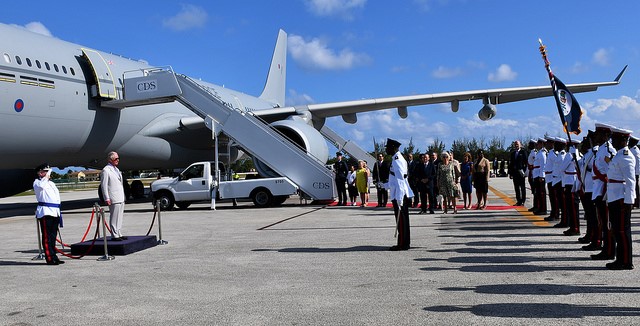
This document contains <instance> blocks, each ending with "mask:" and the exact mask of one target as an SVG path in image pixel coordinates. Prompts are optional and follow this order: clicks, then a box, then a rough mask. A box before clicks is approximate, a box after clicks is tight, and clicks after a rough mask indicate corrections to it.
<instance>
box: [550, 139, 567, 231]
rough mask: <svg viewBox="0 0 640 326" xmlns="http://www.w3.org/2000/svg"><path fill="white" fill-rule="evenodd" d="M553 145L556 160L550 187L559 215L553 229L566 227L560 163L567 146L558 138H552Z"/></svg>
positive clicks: (564, 141) (563, 140) (562, 171)
mask: <svg viewBox="0 0 640 326" xmlns="http://www.w3.org/2000/svg"><path fill="white" fill-rule="evenodd" d="M554 140H555V142H554V145H553V149H554V151H555V153H556V158H555V159H554V160H553V169H552V173H551V175H552V178H553V181H552V182H551V185H552V186H553V194H554V196H556V198H555V200H556V203H557V205H558V214H559V215H560V222H559V223H558V224H556V225H554V226H553V227H554V228H564V227H567V226H568V224H567V209H566V207H564V206H565V202H564V188H562V177H563V176H564V170H563V169H562V167H563V166H562V162H563V161H564V157H565V155H566V151H565V148H566V146H567V141H566V140H565V139H563V138H560V137H554Z"/></svg>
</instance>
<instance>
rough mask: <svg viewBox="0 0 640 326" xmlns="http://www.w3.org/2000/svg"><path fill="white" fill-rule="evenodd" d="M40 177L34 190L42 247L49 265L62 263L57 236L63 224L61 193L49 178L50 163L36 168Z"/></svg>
mask: <svg viewBox="0 0 640 326" xmlns="http://www.w3.org/2000/svg"><path fill="white" fill-rule="evenodd" d="M36 172H37V173H38V178H37V179H35V180H34V181H33V191H34V192H35V194H36V200H37V201H38V208H37V209H36V218H37V219H38V225H40V230H41V232H42V247H43V249H44V250H43V251H44V258H45V260H46V261H47V265H60V264H64V261H62V260H60V259H58V256H57V255H56V237H57V236H58V224H60V225H62V223H61V217H60V193H59V192H58V188H57V187H56V184H55V183H53V181H51V180H49V178H50V176H51V168H50V167H49V164H46V163H45V164H42V165H40V166H38V167H37V168H36Z"/></svg>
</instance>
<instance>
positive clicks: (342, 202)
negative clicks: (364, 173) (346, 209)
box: [333, 152, 349, 206]
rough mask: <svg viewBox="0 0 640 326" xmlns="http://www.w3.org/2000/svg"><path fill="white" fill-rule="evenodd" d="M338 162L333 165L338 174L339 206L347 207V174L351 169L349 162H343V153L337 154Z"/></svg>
mask: <svg viewBox="0 0 640 326" xmlns="http://www.w3.org/2000/svg"><path fill="white" fill-rule="evenodd" d="M336 158H337V161H336V162H335V163H334V164H333V170H334V171H335V173H336V179H335V180H336V190H338V206H346V205H347V188H346V182H347V174H348V173H349V167H348V166H347V162H345V161H343V160H342V153H340V152H337V153H336Z"/></svg>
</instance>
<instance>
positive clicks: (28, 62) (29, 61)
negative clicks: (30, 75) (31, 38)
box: [25, 58, 31, 67]
mask: <svg viewBox="0 0 640 326" xmlns="http://www.w3.org/2000/svg"><path fill="white" fill-rule="evenodd" d="M25 60H27V66H29V67H31V59H29V58H25Z"/></svg>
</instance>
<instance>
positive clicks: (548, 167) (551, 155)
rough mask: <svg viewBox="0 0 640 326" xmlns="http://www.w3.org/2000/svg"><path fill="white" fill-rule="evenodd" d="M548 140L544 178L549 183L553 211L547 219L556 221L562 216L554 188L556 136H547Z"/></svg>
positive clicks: (545, 145)
mask: <svg viewBox="0 0 640 326" xmlns="http://www.w3.org/2000/svg"><path fill="white" fill-rule="evenodd" d="M545 139H546V140H547V141H546V142H545V143H544V148H545V149H546V150H547V163H546V164H545V165H544V178H545V179H544V180H545V183H546V184H547V195H548V196H549V203H550V204H551V213H550V214H549V216H547V217H545V219H544V220H545V221H555V220H557V219H559V218H560V214H559V211H558V203H557V201H556V195H555V192H554V190H553V164H554V162H555V160H556V157H557V156H558V155H557V153H556V151H555V150H553V147H554V144H555V141H556V139H555V137H550V136H545Z"/></svg>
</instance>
